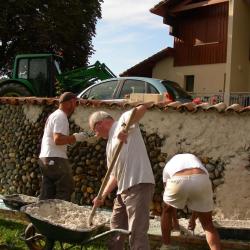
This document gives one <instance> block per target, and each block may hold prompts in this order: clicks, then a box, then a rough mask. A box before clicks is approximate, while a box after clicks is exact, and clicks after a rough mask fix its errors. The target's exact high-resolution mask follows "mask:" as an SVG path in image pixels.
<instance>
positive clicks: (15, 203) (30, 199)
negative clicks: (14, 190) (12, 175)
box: [2, 194, 38, 210]
mask: <svg viewBox="0 0 250 250" xmlns="http://www.w3.org/2000/svg"><path fill="white" fill-rule="evenodd" d="M2 200H3V202H4V204H5V206H6V207H8V208H10V209H14V210H20V208H21V207H22V206H25V205H28V204H32V203H35V202H38V198H37V197H34V196H28V195H24V194H12V195H4V196H3V197H2Z"/></svg>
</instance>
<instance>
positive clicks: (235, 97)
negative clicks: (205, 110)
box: [190, 92, 250, 107]
mask: <svg viewBox="0 0 250 250" xmlns="http://www.w3.org/2000/svg"><path fill="white" fill-rule="evenodd" d="M190 95H192V97H193V98H197V100H199V99H200V100H201V102H208V103H209V104H216V103H219V102H224V96H225V93H223V92H217V93H201V92H199V93H194V92H192V93H190ZM235 103H238V104H240V105H241V106H243V107H246V106H250V92H231V93H230V99H229V105H231V104H235Z"/></svg>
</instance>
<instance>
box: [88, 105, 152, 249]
mask: <svg viewBox="0 0 250 250" xmlns="http://www.w3.org/2000/svg"><path fill="white" fill-rule="evenodd" d="M147 105H149V104H144V105H140V106H138V107H136V108H135V109H136V111H135V115H134V116H133V119H132V126H131V127H130V129H129V132H128V134H127V133H125V132H124V127H123V126H124V125H126V124H127V122H128V120H129V118H130V116H131V113H132V110H130V111H127V112H125V113H123V114H122V115H121V117H120V118H119V120H118V121H115V120H114V119H113V118H112V116H111V115H110V114H108V113H106V112H104V111H97V112H94V113H93V114H92V115H91V116H90V117H89V125H90V128H91V129H92V130H93V131H94V132H95V134H96V135H97V136H99V137H102V138H104V139H107V140H108V142H107V147H106V154H107V164H108V166H109V165H110V163H111V161H112V157H113V155H114V152H115V149H116V148H117V145H118V144H119V142H120V141H123V142H124V144H123V146H122V149H121V151H120V154H119V156H118V159H117V160H116V163H115V165H114V168H113V171H112V172H111V176H110V179H109V181H108V183H107V185H106V187H105V189H104V191H103V195H102V199H97V198H95V199H94V200H93V203H94V206H95V207H99V206H101V205H102V204H103V203H104V200H105V198H106V197H107V195H108V194H109V193H110V192H112V190H114V189H115V188H116V187H117V197H116V199H115V201H114V206H113V212H112V217H111V228H112V229H114V228H120V229H126V230H129V231H130V232H131V235H130V238H129V243H130V248H131V250H139V249H143V250H149V249H150V247H149V243H148V236H147V231H148V228H149V207H150V202H151V201H152V197H153V193H154V184H155V181H154V176H153V172H152V168H151V164H150V161H149V158H148V154H147V151H146V147H145V144H144V141H143V138H142V135H141V132H140V128H139V125H138V122H139V121H140V119H141V118H142V117H143V115H144V114H145V112H146V110H147ZM123 245H124V238H123V237H122V236H119V237H116V238H115V239H113V242H112V244H111V245H110V246H109V249H115V250H122V249H124V246H123Z"/></svg>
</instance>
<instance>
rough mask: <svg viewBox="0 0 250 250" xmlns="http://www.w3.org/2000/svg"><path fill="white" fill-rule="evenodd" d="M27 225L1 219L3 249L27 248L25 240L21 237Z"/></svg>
mask: <svg viewBox="0 0 250 250" xmlns="http://www.w3.org/2000/svg"><path fill="white" fill-rule="evenodd" d="M25 227H26V225H25V224H22V223H18V222H14V221H8V220H4V219H0V246H2V247H1V249H4V247H5V248H6V249H12V250H21V249H27V247H26V244H25V242H24V241H22V240H21V239H20V237H21V234H22V233H23V232H24V229H25Z"/></svg>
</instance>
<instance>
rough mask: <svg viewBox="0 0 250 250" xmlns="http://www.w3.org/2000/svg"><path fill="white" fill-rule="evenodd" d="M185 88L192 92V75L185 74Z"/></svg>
mask: <svg viewBox="0 0 250 250" xmlns="http://www.w3.org/2000/svg"><path fill="white" fill-rule="evenodd" d="M185 88H186V91H187V92H194V75H186V76H185Z"/></svg>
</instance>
